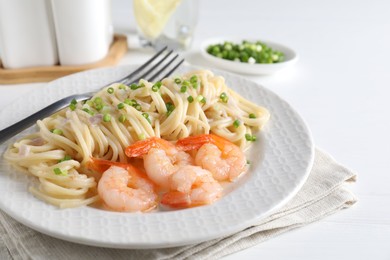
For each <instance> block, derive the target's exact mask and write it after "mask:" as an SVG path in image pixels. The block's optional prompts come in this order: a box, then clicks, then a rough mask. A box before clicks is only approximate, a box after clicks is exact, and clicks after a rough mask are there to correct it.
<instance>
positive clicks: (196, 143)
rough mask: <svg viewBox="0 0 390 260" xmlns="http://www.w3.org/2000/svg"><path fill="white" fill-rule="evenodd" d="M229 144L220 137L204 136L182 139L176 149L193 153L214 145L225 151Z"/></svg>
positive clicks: (177, 143)
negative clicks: (205, 145)
mask: <svg viewBox="0 0 390 260" xmlns="http://www.w3.org/2000/svg"><path fill="white" fill-rule="evenodd" d="M227 143H230V142H229V141H227V140H226V139H224V138H222V137H220V136H217V135H214V134H202V135H196V136H189V137H185V138H182V139H180V140H178V141H177V142H176V147H177V148H178V149H181V150H183V151H192V150H199V149H200V147H202V146H203V145H204V144H214V145H216V146H217V147H218V148H219V149H220V150H221V151H223V150H224V147H225V145H226V144H227Z"/></svg>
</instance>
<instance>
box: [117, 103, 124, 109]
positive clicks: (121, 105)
mask: <svg viewBox="0 0 390 260" xmlns="http://www.w3.org/2000/svg"><path fill="white" fill-rule="evenodd" d="M124 107H125V104H123V103H119V104H118V105H117V108H118V109H122V108H124Z"/></svg>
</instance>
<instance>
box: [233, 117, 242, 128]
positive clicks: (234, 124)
mask: <svg viewBox="0 0 390 260" xmlns="http://www.w3.org/2000/svg"><path fill="white" fill-rule="evenodd" d="M240 125H241V122H240V120H238V119H236V120H234V122H233V126H234V127H235V128H238V127H239V126H240Z"/></svg>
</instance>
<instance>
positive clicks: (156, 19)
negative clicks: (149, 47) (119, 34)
mask: <svg viewBox="0 0 390 260" xmlns="http://www.w3.org/2000/svg"><path fill="white" fill-rule="evenodd" d="M180 1H181V0H134V1H133V6H134V14H135V19H136V20H137V23H138V26H139V28H140V30H141V31H142V33H143V34H144V36H145V37H146V38H149V39H155V38H157V37H158V36H159V35H160V34H161V33H162V31H163V30H164V27H165V25H166V23H167V22H168V20H169V18H170V17H171V16H172V14H173V12H174V11H175V10H176V8H177V6H178V5H179V3H180Z"/></svg>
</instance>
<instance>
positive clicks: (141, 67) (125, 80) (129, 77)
mask: <svg viewBox="0 0 390 260" xmlns="http://www.w3.org/2000/svg"><path fill="white" fill-rule="evenodd" d="M167 48H168V47H167V46H165V47H163V48H162V49H161V50H159V51H158V52H157V53H156V54H155V55H154V56H153V57H151V58H150V59H149V60H147V61H146V62H145V63H144V64H142V65H141V66H140V67H139V68H138V69H136V70H135V71H133V72H131V73H130V74H128V75H126V76H125V77H123V78H122V79H120V80H116V81H114V82H112V83H117V82H119V83H122V84H124V82H127V81H128V80H130V79H131V78H132V77H134V76H135V75H137V74H138V73H139V72H141V71H142V70H143V69H144V68H145V67H147V66H148V65H149V64H151V63H152V62H153V61H154V60H155V59H157V58H158V57H159V56H160V55H161V54H162V53H163V52H164V51H165V50H166V49H167ZM133 82H134V81H133Z"/></svg>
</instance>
